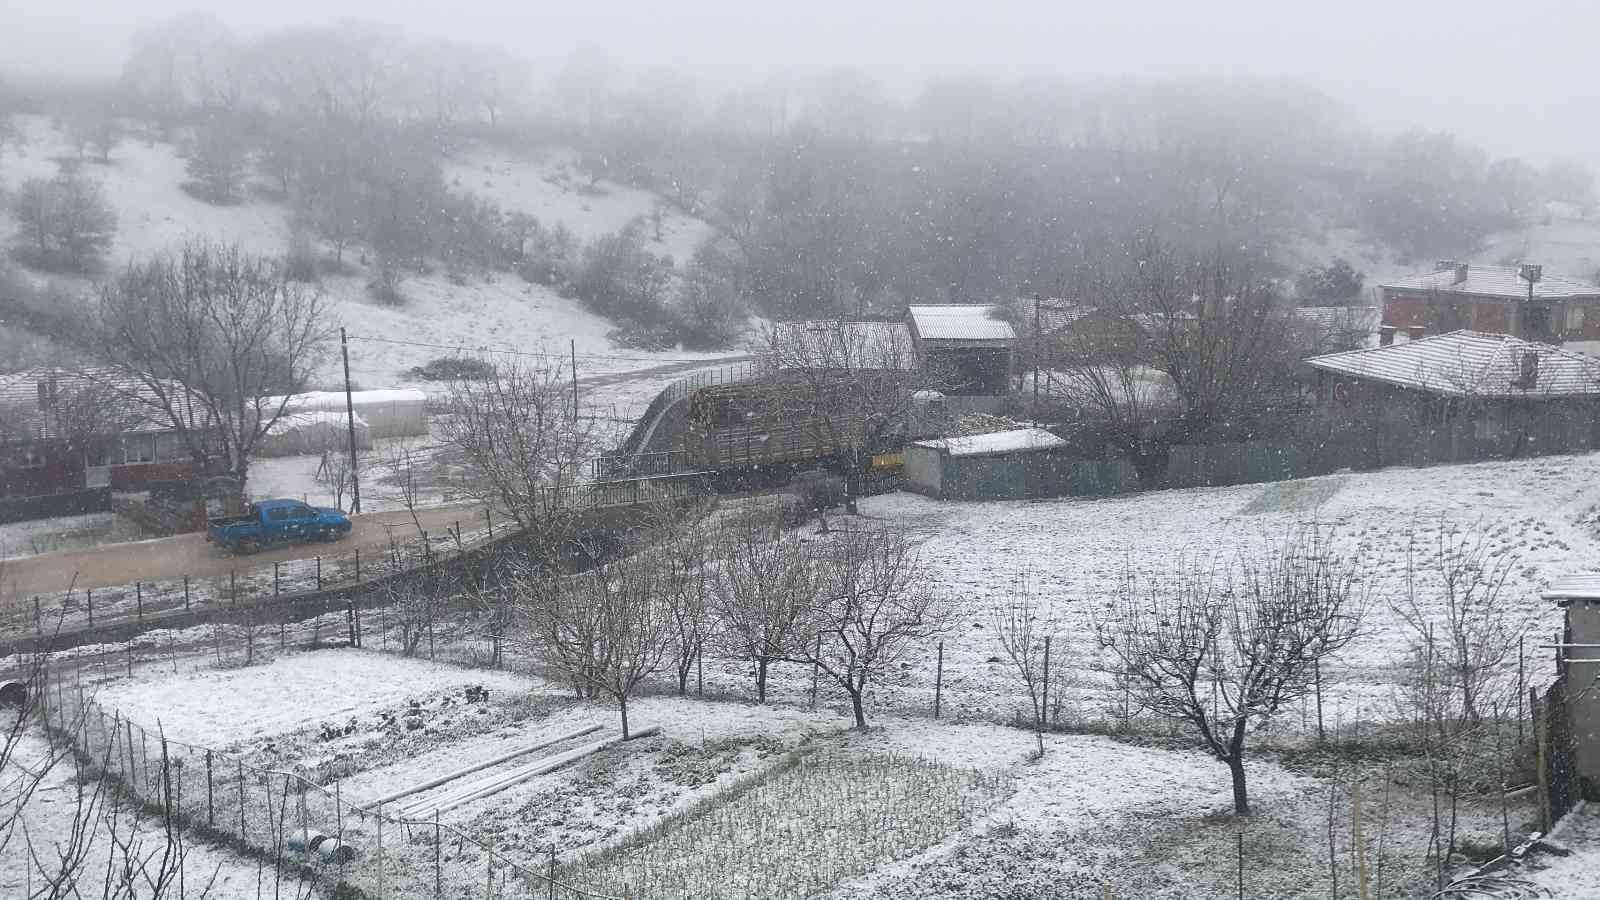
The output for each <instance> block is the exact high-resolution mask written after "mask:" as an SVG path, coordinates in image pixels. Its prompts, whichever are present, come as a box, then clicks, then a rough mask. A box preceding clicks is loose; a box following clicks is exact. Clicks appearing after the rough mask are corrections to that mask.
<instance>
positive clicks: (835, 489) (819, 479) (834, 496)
mask: <svg viewBox="0 0 1600 900" xmlns="http://www.w3.org/2000/svg"><path fill="white" fill-rule="evenodd" d="M789 492H790V493H792V494H794V495H795V496H797V497H799V498H800V506H801V510H802V511H803V513H802V514H803V515H810V514H811V513H814V512H816V511H817V510H822V509H835V508H837V507H839V506H841V505H843V504H844V479H843V478H840V477H839V476H837V475H834V474H831V473H828V472H801V473H800V474H799V475H797V476H795V479H794V481H792V482H790V483H789Z"/></svg>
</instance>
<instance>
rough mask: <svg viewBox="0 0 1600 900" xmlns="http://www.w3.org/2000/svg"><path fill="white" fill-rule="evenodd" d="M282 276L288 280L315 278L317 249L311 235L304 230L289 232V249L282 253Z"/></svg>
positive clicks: (310, 279)
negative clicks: (313, 244)
mask: <svg viewBox="0 0 1600 900" xmlns="http://www.w3.org/2000/svg"><path fill="white" fill-rule="evenodd" d="M283 276H284V277H285V278H287V279H289V280H290V281H316V280H317V251H316V248H315V247H313V246H312V245H311V236H310V235H308V234H306V233H305V232H304V231H298V230H297V231H294V232H291V233H290V234H289V249H288V251H287V252H285V253H284V255H283Z"/></svg>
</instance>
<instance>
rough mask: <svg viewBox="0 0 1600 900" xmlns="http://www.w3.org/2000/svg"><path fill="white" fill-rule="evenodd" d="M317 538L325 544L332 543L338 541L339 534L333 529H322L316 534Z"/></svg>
mask: <svg viewBox="0 0 1600 900" xmlns="http://www.w3.org/2000/svg"><path fill="white" fill-rule="evenodd" d="M317 538H318V539H319V540H321V541H323V542H325V543H329V544H331V543H333V542H334V541H337V540H338V539H339V532H338V531H337V530H336V529H333V528H324V529H322V530H321V531H320V532H318V533H317Z"/></svg>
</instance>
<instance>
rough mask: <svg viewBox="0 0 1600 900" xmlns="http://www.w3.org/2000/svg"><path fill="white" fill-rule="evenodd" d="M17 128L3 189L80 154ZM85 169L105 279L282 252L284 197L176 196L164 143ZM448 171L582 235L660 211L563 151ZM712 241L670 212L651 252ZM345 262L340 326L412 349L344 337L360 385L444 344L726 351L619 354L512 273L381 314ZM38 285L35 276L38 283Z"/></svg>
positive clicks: (175, 162) (477, 159) (598, 324)
mask: <svg viewBox="0 0 1600 900" xmlns="http://www.w3.org/2000/svg"><path fill="white" fill-rule="evenodd" d="M22 124H23V126H24V127H25V129H26V131H27V134H28V143H27V145H26V146H25V147H24V148H22V150H21V152H20V153H18V152H16V151H13V150H12V149H11V148H7V152H6V153H5V154H4V155H3V156H0V187H3V188H4V189H8V190H9V189H14V188H15V187H16V185H17V184H19V183H20V182H21V181H22V180H23V179H25V178H30V177H36V176H37V177H50V176H52V175H54V174H55V173H56V171H57V164H56V162H55V160H56V159H57V158H70V157H73V156H74V155H75V151H74V150H73V149H72V148H71V147H69V146H68V144H67V142H66V140H65V139H64V137H63V135H62V134H61V133H60V132H59V131H57V130H56V129H55V128H54V127H52V125H51V123H50V122H49V121H48V120H47V119H44V118H40V117H25V118H23V119H22ZM83 171H84V172H86V173H87V174H88V175H89V176H90V177H92V178H94V179H96V180H98V181H100V182H101V183H102V184H103V185H104V188H105V192H106V196H107V199H108V200H109V201H110V202H111V204H112V206H113V207H114V208H115V209H116V211H117V214H118V217H119V226H118V229H117V236H116V242H115V244H114V246H113V249H112V251H111V253H110V255H109V258H108V260H107V270H108V271H115V270H116V269H117V268H118V267H120V266H121V265H123V264H125V263H126V262H128V261H129V260H131V259H136V258H139V257H142V256H145V255H148V254H151V253H156V252H160V251H163V250H167V249H170V248H173V247H176V246H177V245H179V244H180V243H182V242H183V241H184V240H186V239H188V238H191V237H204V238H208V239H212V240H225V241H230V242H237V243H238V244H240V245H241V246H242V247H243V248H244V249H246V250H247V251H250V252H254V253H261V254H272V255H277V254H281V253H283V252H284V251H285V248H286V246H287V242H288V237H289V221H288V218H289V209H288V207H287V206H286V205H285V204H284V203H282V202H278V201H276V200H270V199H263V198H262V196H261V195H260V194H259V193H256V192H252V194H251V197H250V198H249V199H248V200H247V201H246V202H243V203H240V204H238V205H235V206H213V205H211V204H207V203H204V202H201V201H200V200H197V199H195V198H193V197H191V196H189V195H188V194H186V193H184V191H183V190H182V189H181V188H180V185H181V184H182V183H183V182H184V181H185V180H187V175H186V173H185V161H184V160H183V158H182V157H181V155H180V149H179V148H177V147H175V146H173V145H171V144H166V143H161V142H157V141H151V140H146V139H144V138H129V139H128V140H126V141H124V142H123V143H121V144H120V145H118V146H117V147H116V148H115V150H113V152H112V154H111V162H110V163H109V164H101V163H99V162H96V161H93V160H91V161H88V162H85V163H84V164H83ZM445 177H446V180H447V181H448V182H451V183H452V186H454V187H457V188H458V189H460V190H466V191H471V192H472V193H475V194H477V195H479V196H481V197H485V198H488V199H491V200H494V201H496V202H498V203H499V204H500V205H501V206H502V207H503V208H505V209H508V210H521V211H525V212H528V213H531V214H533V215H534V216H536V217H538V218H539V220H540V221H541V223H543V224H544V225H546V226H553V225H555V224H556V223H558V222H560V223H564V224H565V225H567V227H568V228H570V229H571V230H572V231H573V233H574V234H576V235H577V236H578V237H579V238H580V239H588V238H591V237H593V236H595V235H599V234H602V233H605V232H608V231H615V230H617V229H619V228H621V227H623V226H624V225H626V224H627V223H628V222H630V221H632V220H634V219H636V218H638V217H640V216H645V217H648V216H649V215H650V214H651V211H652V210H653V209H654V207H655V206H656V198H655V197H654V195H652V194H649V193H647V192H644V191H639V190H635V189H632V188H627V187H623V186H619V185H614V184H611V183H608V182H605V181H601V182H600V183H599V184H598V185H596V186H595V189H594V190H593V191H590V190H589V189H588V188H587V183H588V182H587V179H585V178H582V177H581V176H579V175H577V174H576V172H575V170H573V169H572V165H571V154H570V153H568V152H566V151H563V150H560V149H551V150H550V151H548V152H547V153H545V154H543V155H542V156H540V157H538V158H531V157H530V158H528V159H512V158H511V157H509V156H507V155H506V154H505V153H503V152H489V151H481V152H480V151H470V152H467V153H465V154H463V155H461V156H460V157H459V158H458V159H456V160H454V161H452V162H449V163H447V164H446V166H445ZM580 186H582V190H580ZM14 227H15V223H14V222H13V221H12V219H11V218H10V216H9V214H8V213H0V241H4V242H5V243H6V244H7V245H9V243H10V241H11V237H12V234H13V232H14ZM652 230H653V228H652ZM711 233H712V229H711V227H710V226H709V225H707V224H706V223H704V222H702V221H699V220H697V219H692V218H689V217H686V216H683V215H681V214H679V213H676V212H665V213H664V214H663V216H662V238H663V240H662V242H661V243H660V244H652V245H651V249H652V251H653V252H657V253H670V254H672V255H673V257H674V259H676V260H678V261H680V262H681V261H683V260H685V259H687V257H688V255H689V254H690V253H692V251H693V249H694V247H695V245H696V244H697V243H699V241H700V240H702V239H703V238H704V237H706V236H707V235H710V234H711ZM345 259H346V260H347V261H349V262H352V263H354V264H356V266H357V268H358V271H357V272H355V273H354V274H351V275H345V276H335V277H327V278H324V279H323V281H322V285H321V286H322V289H323V291H324V292H325V293H326V295H327V297H328V299H329V300H330V301H331V309H332V312H333V315H334V318H335V319H336V320H337V324H341V325H344V326H345V327H346V328H348V329H349V331H350V333H351V334H352V335H355V336H362V337H377V338H385V339H390V340H401V341H406V342H410V344H380V343H365V342H359V341H358V342H354V343H352V345H351V353H350V368H351V375H352V377H353V378H354V379H355V380H356V381H357V382H358V383H359V385H361V386H363V387H390V386H396V385H403V384H414V383H419V382H418V380H417V379H416V378H415V377H414V376H412V375H411V374H410V370H411V368H412V367H414V366H420V365H422V364H424V363H426V362H427V361H428V360H430V359H434V358H436V357H439V356H443V355H446V354H447V353H449V350H448V349H440V348H441V347H443V348H456V347H460V348H465V349H473V348H478V347H489V348H493V349H500V350H516V351H522V352H529V351H533V352H537V351H540V350H548V351H549V352H551V353H553V354H560V355H561V356H562V357H563V358H565V356H566V355H567V354H568V353H569V352H570V350H571V346H570V345H569V343H568V341H569V340H572V341H576V349H577V352H578V355H579V366H580V370H581V371H582V372H583V373H585V374H589V375H595V374H602V373H608V372H621V371H628V370H633V369H640V368H648V367H651V366H654V365H657V364H660V363H663V362H669V361H676V360H686V359H697V358H701V357H706V358H715V357H717V356H720V355H726V354H690V353H680V352H676V351H674V352H668V353H655V354H652V353H648V352H641V351H629V350H618V349H617V348H616V347H615V346H614V345H613V344H612V342H611V341H610V340H608V339H607V337H606V335H607V333H608V332H609V331H610V330H611V329H612V328H613V327H614V326H613V323H611V322H610V321H609V320H607V319H604V318H602V317H600V316H596V315H594V314H592V313H590V312H588V311H586V310H584V309H583V308H582V307H581V306H580V305H579V304H578V303H577V301H575V300H569V299H566V298H563V297H561V296H559V295H558V294H557V293H556V292H555V291H554V290H552V289H550V288H548V287H545V286H543V285H536V284H530V283H527V282H525V281H523V280H522V279H521V278H519V277H517V276H515V275H513V274H510V273H496V274H492V275H488V276H474V277H471V278H469V279H468V281H467V283H466V284H465V285H456V284H452V283H451V282H450V281H449V280H447V279H446V277H445V275H444V273H443V272H442V271H435V272H434V273H432V274H429V275H413V276H412V277H409V278H407V279H406V281H405V282H404V284H403V285H402V292H403V293H404V295H405V297H406V299H407V302H406V303H405V304H404V305H402V306H399V307H386V306H381V305H379V304H377V303H374V302H373V301H372V300H371V299H369V297H368V295H367V292H366V283H367V281H368V277H369V276H368V274H367V273H366V272H365V271H359V270H360V269H363V268H364V266H365V263H366V258H365V255H364V254H363V253H362V251H361V250H360V249H359V248H350V249H347V251H346V253H345ZM37 277H39V278H40V280H43V276H37ZM51 280H54V281H56V282H57V283H59V284H62V285H65V286H68V287H69V288H71V289H74V290H87V289H88V288H89V286H90V285H89V281H88V280H87V279H77V278H58V277H54V276H52V277H51ZM414 344H431V345H437V346H428V347H424V346H414ZM318 380H319V382H320V384H319V385H318V386H321V387H332V386H334V385H336V384H339V383H340V382H339V366H338V357H337V355H336V354H332V355H330V356H329V358H328V359H327V360H326V363H325V364H324V366H323V367H322V369H321V373H320V377H319V379H318Z"/></svg>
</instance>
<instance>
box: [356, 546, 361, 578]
mask: <svg viewBox="0 0 1600 900" xmlns="http://www.w3.org/2000/svg"><path fill="white" fill-rule="evenodd" d="M356 580H357V581H360V580H361V548H360V547H357V548H356Z"/></svg>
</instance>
